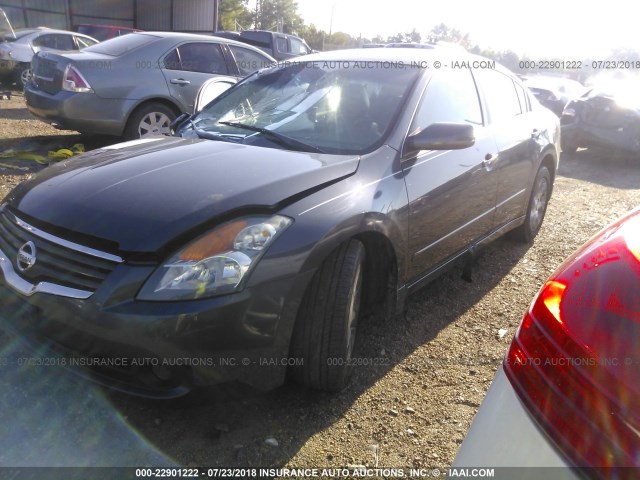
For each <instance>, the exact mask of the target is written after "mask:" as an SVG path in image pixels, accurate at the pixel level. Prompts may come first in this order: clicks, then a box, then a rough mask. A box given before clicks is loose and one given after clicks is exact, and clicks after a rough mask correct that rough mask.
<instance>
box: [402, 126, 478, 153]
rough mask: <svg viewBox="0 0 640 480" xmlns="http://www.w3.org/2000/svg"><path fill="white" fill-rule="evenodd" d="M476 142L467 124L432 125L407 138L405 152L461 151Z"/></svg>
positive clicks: (470, 127) (471, 127) (471, 128)
mask: <svg viewBox="0 0 640 480" xmlns="http://www.w3.org/2000/svg"><path fill="white" fill-rule="evenodd" d="M475 142H476V138H475V134H474V132H473V125H469V124H468V123H433V124H431V125H429V126H428V127H427V128H425V129H423V130H420V131H419V132H417V133H414V134H412V135H410V136H409V137H407V141H406V143H405V151H406V152H416V151H420V150H462V149H463V148H469V147H471V146H473V144H474V143H475Z"/></svg>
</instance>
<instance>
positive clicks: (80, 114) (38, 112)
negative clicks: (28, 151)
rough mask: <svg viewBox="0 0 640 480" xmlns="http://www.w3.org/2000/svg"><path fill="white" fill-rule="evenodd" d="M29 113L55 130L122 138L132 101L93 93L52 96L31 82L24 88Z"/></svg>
mask: <svg viewBox="0 0 640 480" xmlns="http://www.w3.org/2000/svg"><path fill="white" fill-rule="evenodd" d="M24 95H25V100H26V102H27V108H28V109H29V112H31V114H33V115H34V116H36V117H37V118H38V119H40V120H42V121H44V122H46V123H50V124H54V125H55V126H57V127H58V128H63V129H67V130H77V131H80V132H86V133H94V134H100V135H115V136H121V135H122V133H123V132H124V128H125V125H126V120H127V112H130V111H131V109H132V108H133V105H134V103H135V102H134V101H133V100H126V99H114V98H101V97H99V96H98V95H96V94H95V93H88V92H87V93H75V92H67V91H65V90H61V91H59V92H57V93H55V94H51V93H47V92H45V91H44V90H40V89H39V88H37V87H36V86H35V85H33V84H32V83H29V84H27V86H26V87H25V89H24Z"/></svg>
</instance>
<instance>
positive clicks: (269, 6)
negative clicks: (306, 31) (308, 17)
mask: <svg viewBox="0 0 640 480" xmlns="http://www.w3.org/2000/svg"><path fill="white" fill-rule="evenodd" d="M255 25H256V28H258V29H263V30H274V31H278V30H280V29H281V30H282V31H283V32H284V33H291V34H296V33H298V31H299V30H302V29H303V27H304V21H303V20H302V17H300V15H298V4H297V3H296V2H295V0H257V1H256V12H255Z"/></svg>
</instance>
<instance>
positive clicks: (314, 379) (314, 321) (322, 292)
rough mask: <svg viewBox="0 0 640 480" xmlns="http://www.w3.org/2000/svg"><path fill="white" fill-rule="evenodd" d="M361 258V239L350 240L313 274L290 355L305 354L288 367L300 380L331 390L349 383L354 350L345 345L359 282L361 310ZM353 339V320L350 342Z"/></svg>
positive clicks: (308, 385)
mask: <svg viewBox="0 0 640 480" xmlns="http://www.w3.org/2000/svg"><path fill="white" fill-rule="evenodd" d="M364 258H365V249H364V246H363V244H362V243H361V242H360V241H358V240H350V241H349V242H346V243H345V244H343V245H341V246H340V247H339V248H338V249H337V250H336V251H334V252H333V253H332V254H331V255H329V257H327V259H326V260H325V261H324V262H323V263H322V265H321V266H320V268H319V269H318V271H317V272H316V274H315V275H314V277H313V279H312V280H311V283H310V284H309V286H308V288H307V291H306V293H305V296H304V298H303V300H302V303H301V305H300V309H299V311H298V317H297V320H296V325H295V328H294V332H293V336H292V340H291V349H290V352H291V356H292V357H293V358H297V359H302V360H303V365H301V366H296V367H294V368H293V369H292V371H291V374H292V376H293V378H294V380H296V381H297V382H298V383H301V384H303V385H305V386H307V387H310V388H313V389H318V390H323V391H334V392H335V391H340V390H342V389H343V388H344V387H345V386H346V385H347V384H348V382H349V379H350V377H351V375H352V374H353V370H354V368H353V366H354V362H353V361H352V355H353V350H352V351H351V352H349V347H348V339H349V332H350V325H349V312H350V302H351V299H352V297H353V295H356V290H355V285H356V283H357V282H360V285H359V293H360V295H359V298H358V299H357V300H358V301H359V302H360V303H359V304H358V305H356V309H357V311H358V316H360V313H361V309H360V306H361V304H362V297H363V285H364ZM358 272H359V273H358ZM356 319H357V317H356ZM356 321H357V320H356ZM356 339H357V324H356V332H355V333H354V342H352V343H355V340H356Z"/></svg>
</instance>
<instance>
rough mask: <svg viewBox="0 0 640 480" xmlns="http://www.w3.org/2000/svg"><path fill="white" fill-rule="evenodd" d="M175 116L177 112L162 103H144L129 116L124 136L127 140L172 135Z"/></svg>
mask: <svg viewBox="0 0 640 480" xmlns="http://www.w3.org/2000/svg"><path fill="white" fill-rule="evenodd" d="M175 118H176V114H175V112H174V111H173V110H171V108H169V107H167V106H166V105H163V104H161V103H155V102H153V103H148V104H146V105H142V106H141V107H139V108H138V109H137V110H135V111H134V112H133V113H132V114H131V117H129V121H128V122H127V127H126V128H125V133H124V136H125V138H126V139H127V140H136V139H138V138H145V137H153V136H157V135H171V122H173V120H174V119H175Z"/></svg>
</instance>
